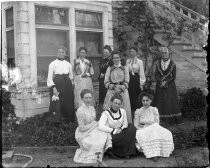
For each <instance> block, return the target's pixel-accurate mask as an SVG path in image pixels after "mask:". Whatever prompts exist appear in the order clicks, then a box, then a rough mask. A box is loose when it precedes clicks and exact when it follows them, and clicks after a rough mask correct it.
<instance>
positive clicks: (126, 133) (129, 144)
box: [99, 93, 137, 158]
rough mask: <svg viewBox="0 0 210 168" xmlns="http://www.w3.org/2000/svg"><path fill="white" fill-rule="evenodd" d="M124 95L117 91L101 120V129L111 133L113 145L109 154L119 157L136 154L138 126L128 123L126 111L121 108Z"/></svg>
mask: <svg viewBox="0 0 210 168" xmlns="http://www.w3.org/2000/svg"><path fill="white" fill-rule="evenodd" d="M122 101H123V99H122V96H121V95H120V94H119V93H116V94H114V95H113V96H112V98H111V107H110V108H109V109H107V110H105V111H104V112H103V113H102V115H101V118H100V120H99V129H100V130H101V131H105V132H108V133H110V134H111V136H112V147H111V148H109V149H108V150H107V152H108V153H109V154H111V155H112V156H113V155H114V156H117V157H127V158H129V157H130V156H133V155H135V154H136V151H137V150H136V147H135V141H136V139H135V137H136V128H135V127H134V125H133V124H130V123H128V121H127V115H126V111H125V110H124V109H122V108H120V106H121V104H122Z"/></svg>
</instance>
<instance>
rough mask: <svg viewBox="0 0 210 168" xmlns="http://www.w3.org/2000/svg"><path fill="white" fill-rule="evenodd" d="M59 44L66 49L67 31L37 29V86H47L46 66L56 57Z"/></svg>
mask: <svg viewBox="0 0 210 168" xmlns="http://www.w3.org/2000/svg"><path fill="white" fill-rule="evenodd" d="M59 46H65V47H66V48H67V53H66V54H67V57H69V50H68V46H69V45H68V32H67V31H60V30H43V29H37V76H38V86H39V87H40V86H47V74H48V66H49V64H50V62H52V61H53V60H55V59H56V55H57V52H58V47H59Z"/></svg>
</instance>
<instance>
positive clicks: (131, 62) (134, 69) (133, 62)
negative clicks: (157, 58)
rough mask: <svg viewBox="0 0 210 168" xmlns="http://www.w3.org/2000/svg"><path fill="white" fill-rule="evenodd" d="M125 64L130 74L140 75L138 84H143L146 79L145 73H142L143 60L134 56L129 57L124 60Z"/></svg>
mask: <svg viewBox="0 0 210 168" xmlns="http://www.w3.org/2000/svg"><path fill="white" fill-rule="evenodd" d="M126 66H127V67H128V68H129V72H130V73H131V74H133V75H134V74H135V73H138V74H139V76H140V79H139V80H140V85H141V86H142V85H144V83H145V81H146V77H145V73H144V65H143V61H142V60H140V59H138V58H137V57H135V58H130V59H128V60H127V61H126Z"/></svg>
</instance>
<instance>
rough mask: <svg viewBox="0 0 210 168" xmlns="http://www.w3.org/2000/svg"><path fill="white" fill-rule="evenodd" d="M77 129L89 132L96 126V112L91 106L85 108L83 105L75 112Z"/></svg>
mask: <svg viewBox="0 0 210 168" xmlns="http://www.w3.org/2000/svg"><path fill="white" fill-rule="evenodd" d="M76 117H77V122H78V127H79V130H80V131H81V132H85V131H87V130H89V129H90V128H91V127H92V126H93V125H94V124H96V111H95V108H94V107H93V106H86V105H85V104H84V103H83V104H82V105H81V106H80V107H79V108H78V109H77V112H76Z"/></svg>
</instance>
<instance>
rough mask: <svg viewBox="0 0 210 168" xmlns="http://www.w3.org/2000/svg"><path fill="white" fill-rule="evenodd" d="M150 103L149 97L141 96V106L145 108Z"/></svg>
mask: <svg viewBox="0 0 210 168" xmlns="http://www.w3.org/2000/svg"><path fill="white" fill-rule="evenodd" d="M151 103H152V100H151V99H150V98H149V97H147V96H143V98H142V104H143V106H144V107H145V108H148V107H149V106H150V104H151Z"/></svg>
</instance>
